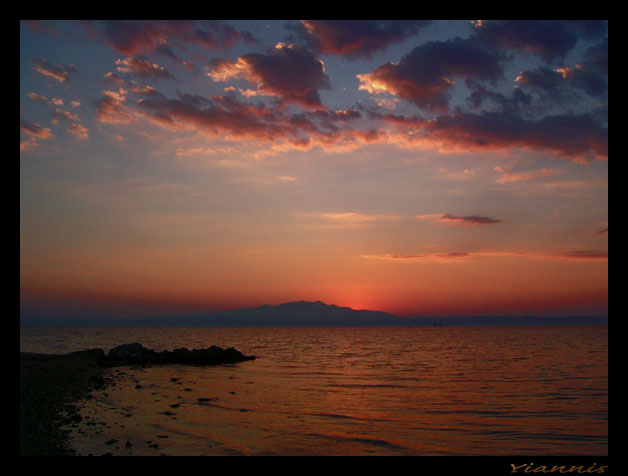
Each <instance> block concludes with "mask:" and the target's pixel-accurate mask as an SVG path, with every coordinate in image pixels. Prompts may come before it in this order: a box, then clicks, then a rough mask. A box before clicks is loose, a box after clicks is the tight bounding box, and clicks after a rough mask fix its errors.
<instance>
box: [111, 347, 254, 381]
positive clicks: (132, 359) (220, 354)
mask: <svg viewBox="0 0 628 476" xmlns="http://www.w3.org/2000/svg"><path fill="white" fill-rule="evenodd" d="M109 359H111V360H113V361H116V362H123V363H137V364H186V365H219V364H234V363H238V362H244V361H246V360H254V359H255V356H248V355H244V354H242V353H241V352H240V351H238V350H236V349H234V348H233V347H229V348H228V349H223V348H221V347H218V346H216V345H212V346H211V347H208V348H207V349H194V350H188V349H186V348H185V347H183V348H179V349H175V350H173V351H168V350H165V351H163V352H155V351H154V350H151V349H147V348H146V347H144V346H143V345H141V344H138V343H137V342H134V343H132V344H123V345H119V346H118V347H114V348H113V349H111V350H110V351H109ZM179 380H180V379H179V378H177V377H173V378H171V379H170V381H171V382H177V383H179Z"/></svg>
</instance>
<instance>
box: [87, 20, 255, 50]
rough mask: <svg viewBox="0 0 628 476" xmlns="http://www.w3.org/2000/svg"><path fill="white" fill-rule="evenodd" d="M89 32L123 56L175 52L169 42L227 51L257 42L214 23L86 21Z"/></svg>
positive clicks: (245, 34) (219, 23) (248, 36)
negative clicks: (233, 47) (237, 42)
mask: <svg viewBox="0 0 628 476" xmlns="http://www.w3.org/2000/svg"><path fill="white" fill-rule="evenodd" d="M83 25H84V26H85V27H86V28H87V30H88V32H89V33H90V34H91V35H92V36H94V37H97V38H100V39H102V40H104V41H105V42H107V43H108V44H109V45H110V46H111V47H112V48H114V49H115V50H116V51H117V52H118V53H121V54H124V55H136V54H148V53H151V52H154V51H155V52H158V53H161V54H168V53H172V52H171V50H170V49H169V48H167V46H166V45H167V43H168V41H169V40H172V41H174V42H181V43H183V44H185V43H189V44H194V45H199V46H202V47H205V48H210V49H216V48H226V47H229V46H231V45H233V44H234V43H235V42H236V41H238V40H240V39H242V40H244V41H246V42H255V40H254V38H253V37H252V36H251V35H250V34H249V33H247V32H238V31H237V30H236V29H235V28H233V27H232V26H230V25H227V24H226V23H223V22H220V21H212V20H102V21H93V22H83Z"/></svg>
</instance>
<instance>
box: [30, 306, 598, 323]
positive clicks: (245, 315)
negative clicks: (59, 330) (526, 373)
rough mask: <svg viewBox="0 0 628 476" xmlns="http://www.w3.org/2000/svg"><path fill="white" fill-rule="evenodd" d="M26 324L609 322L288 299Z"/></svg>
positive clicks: (589, 318)
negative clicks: (406, 313)
mask: <svg viewBox="0 0 628 476" xmlns="http://www.w3.org/2000/svg"><path fill="white" fill-rule="evenodd" d="M22 324H49V325H63V324H65V325H127V326H128V325H133V326H202V327H205V326H210V327H325V326H328V327H348V326H413V327H414V326H437V327H447V326H508V325H591V324H608V318H607V317H591V316H568V317H535V316H524V317H514V316H464V317H462V316H451V317H400V316H396V315H393V314H388V313H386V312H380V311H368V310H355V309H351V308H350V307H340V306H336V305H333V304H331V305H329V304H325V303H322V302H320V301H316V302H308V301H299V302H287V303H284V304H279V305H275V306H271V305H268V304H266V305H263V306H260V307H255V308H246V309H236V310H232V311H220V312H213V313H210V314H185V315H178V316H171V317H150V318H141V319H132V320H131V319H125V320H122V319H107V320H98V321H94V320H71V321H70V320H60V319H58V320H55V321H49V320H48V321H38V322H36V321H29V322H22Z"/></svg>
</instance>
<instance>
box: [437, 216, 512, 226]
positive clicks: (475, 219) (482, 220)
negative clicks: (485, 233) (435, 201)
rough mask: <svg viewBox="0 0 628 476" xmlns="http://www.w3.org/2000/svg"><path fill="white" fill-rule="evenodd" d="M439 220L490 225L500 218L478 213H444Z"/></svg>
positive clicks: (498, 221)
mask: <svg viewBox="0 0 628 476" xmlns="http://www.w3.org/2000/svg"><path fill="white" fill-rule="evenodd" d="M440 220H442V221H448V222H457V223H462V224H466V225H492V224H494V223H502V220H497V219H495V218H490V217H483V216H480V215H469V216H455V215H452V214H451V213H445V214H443V216H441V218H440Z"/></svg>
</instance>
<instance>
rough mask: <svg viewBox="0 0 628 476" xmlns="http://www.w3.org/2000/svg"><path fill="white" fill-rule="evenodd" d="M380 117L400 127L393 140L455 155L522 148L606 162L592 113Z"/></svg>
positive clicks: (603, 133)
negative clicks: (540, 117) (399, 132)
mask: <svg viewBox="0 0 628 476" xmlns="http://www.w3.org/2000/svg"><path fill="white" fill-rule="evenodd" d="M371 115H373V114H371ZM379 118H380V119H382V120H385V121H387V122H390V123H391V124H395V125H398V126H401V128H402V132H404V134H402V135H400V136H398V137H397V139H398V140H399V141H402V142H403V141H406V142H408V143H409V144H410V145H412V144H413V143H414V144H417V145H418V144H422V145H426V146H438V147H440V148H441V150H454V151H483V150H500V149H510V148H523V149H529V150H537V151H546V152H549V153H552V154H555V155H558V156H560V157H564V158H568V159H571V160H574V161H580V162H586V161H588V160H590V159H591V158H597V159H608V128H607V127H604V126H603V125H602V124H601V123H600V121H599V120H597V119H596V118H595V117H594V116H593V115H591V114H562V115H553V116H545V117H543V118H542V119H538V120H534V119H525V118H522V117H520V116H518V115H516V114H513V113H510V112H508V111H504V112H486V113H483V114H473V113H457V114H453V115H442V116H439V117H436V118H433V119H430V120H425V119H421V118H416V117H404V116H395V115H391V114H385V115H380V116H379ZM410 132H412V134H410Z"/></svg>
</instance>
